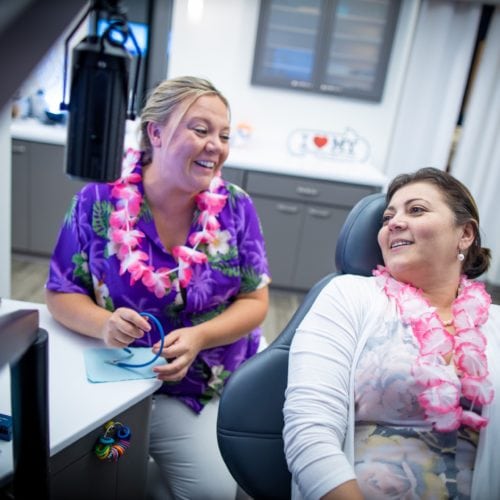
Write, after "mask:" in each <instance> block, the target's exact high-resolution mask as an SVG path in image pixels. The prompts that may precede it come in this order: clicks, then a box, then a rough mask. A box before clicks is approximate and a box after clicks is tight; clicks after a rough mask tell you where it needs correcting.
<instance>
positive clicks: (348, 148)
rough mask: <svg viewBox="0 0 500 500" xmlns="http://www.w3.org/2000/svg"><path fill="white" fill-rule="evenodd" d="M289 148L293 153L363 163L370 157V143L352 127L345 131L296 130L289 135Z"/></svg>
mask: <svg viewBox="0 0 500 500" xmlns="http://www.w3.org/2000/svg"><path fill="white" fill-rule="evenodd" d="M288 150H289V151H290V153H291V154H292V155H296V156H303V155H307V154H314V155H315V156H317V157H319V158H324V159H329V160H337V161H352V162H356V163H363V162H366V161H368V159H369V157H370V144H369V143H368V141H367V140H366V139H365V138H363V137H361V136H360V135H359V134H358V133H357V132H356V131H355V130H353V129H352V128H349V127H348V128H346V129H345V130H344V131H343V132H327V131H322V130H311V129H300V130H294V131H293V132H292V133H291V134H290V135H289V136H288Z"/></svg>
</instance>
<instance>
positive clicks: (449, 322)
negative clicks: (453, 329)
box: [441, 318, 453, 326]
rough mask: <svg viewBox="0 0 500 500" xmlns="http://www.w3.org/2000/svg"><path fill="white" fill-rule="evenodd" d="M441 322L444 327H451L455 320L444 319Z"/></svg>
mask: <svg viewBox="0 0 500 500" xmlns="http://www.w3.org/2000/svg"><path fill="white" fill-rule="evenodd" d="M441 321H442V322H443V325H444V326H451V325H453V318H451V319H446V320H444V319H442V320H441Z"/></svg>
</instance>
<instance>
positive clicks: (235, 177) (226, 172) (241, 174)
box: [222, 167, 245, 189]
mask: <svg viewBox="0 0 500 500" xmlns="http://www.w3.org/2000/svg"><path fill="white" fill-rule="evenodd" d="M222 177H223V178H224V179H225V180H226V181H228V182H231V183H232V184H236V185H237V186H240V188H243V189H245V171H244V170H241V169H240V168H232V167H224V168H223V169H222Z"/></svg>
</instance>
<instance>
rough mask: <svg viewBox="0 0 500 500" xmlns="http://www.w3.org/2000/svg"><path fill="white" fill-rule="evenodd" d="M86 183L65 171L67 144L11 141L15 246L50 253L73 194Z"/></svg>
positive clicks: (26, 250)
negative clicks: (73, 178)
mask: <svg viewBox="0 0 500 500" xmlns="http://www.w3.org/2000/svg"><path fill="white" fill-rule="evenodd" d="M84 185H85V183H84V182H82V181H76V180H72V179H71V178H70V177H68V176H67V175H66V173H65V172H64V146H62V145H56V144H45V143H40V142H32V141H21V140H14V141H13V142H12V249H13V250H16V251H21V252H29V253H34V254H40V255H50V254H51V253H52V251H53V249H54V245H55V243H56V239H57V235H58V233H59V228H60V227H61V224H62V222H63V219H64V214H65V213H66V210H67V209H68V208H69V205H70V202H71V198H72V197H73V195H74V194H75V193H76V192H77V191H79V190H80V189H81V188H82V187H83V186H84Z"/></svg>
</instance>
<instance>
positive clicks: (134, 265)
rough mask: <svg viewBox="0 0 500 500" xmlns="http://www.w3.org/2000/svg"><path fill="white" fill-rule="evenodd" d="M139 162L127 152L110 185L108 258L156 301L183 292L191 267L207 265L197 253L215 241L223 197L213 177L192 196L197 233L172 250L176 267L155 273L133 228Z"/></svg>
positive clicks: (136, 155) (139, 199)
mask: <svg viewBox="0 0 500 500" xmlns="http://www.w3.org/2000/svg"><path fill="white" fill-rule="evenodd" d="M140 159H141V152H140V151H136V150H133V149H128V150H127V152H126V155H125V158H124V162H123V168H122V176H121V178H120V179H118V180H117V181H115V182H113V183H112V184H111V185H112V186H113V188H112V191H111V196H112V197H113V198H115V199H116V201H115V209H114V210H113V212H112V213H111V215H110V218H109V225H110V228H109V239H110V243H111V244H110V246H109V250H110V252H109V253H110V255H112V254H116V256H117V257H118V259H119V260H120V275H123V274H125V272H129V273H130V284H131V285H134V284H135V283H136V282H138V281H141V282H142V283H143V284H144V286H145V287H146V288H147V289H148V290H149V291H151V292H153V293H154V294H155V295H156V296H157V297H158V298H162V297H164V296H165V295H167V294H168V293H169V292H170V289H171V288H172V287H173V286H175V287H176V288H177V289H178V286H179V284H180V286H181V287H183V288H185V287H186V286H187V285H188V283H189V282H190V280H191V277H192V274H193V271H192V265H193V264H199V263H203V262H207V260H208V259H207V255H206V254H205V253H203V252H200V251H198V250H197V248H198V246H199V245H200V244H202V243H211V242H213V241H214V240H215V238H216V232H217V231H218V229H219V228H220V224H219V221H218V217H217V216H218V215H219V214H220V212H221V211H222V209H223V208H224V205H225V204H226V200H227V195H225V194H220V193H218V190H219V188H220V187H221V186H223V181H222V179H221V178H220V177H219V176H217V177H214V178H213V179H212V181H211V182H210V186H209V188H208V190H206V191H203V192H201V193H199V194H198V195H196V205H197V207H198V209H199V211H200V213H199V216H198V218H197V223H198V224H199V225H200V227H201V229H200V231H197V232H195V233H192V234H191V236H190V237H189V244H190V245H192V247H188V246H185V245H182V246H176V247H174V248H173V249H172V255H173V256H174V258H176V259H177V262H178V266H177V267H175V268H173V269H169V268H168V267H160V268H158V269H155V268H154V267H153V266H152V265H150V264H149V256H148V254H146V253H145V252H143V251H142V250H141V249H140V248H141V240H142V239H143V238H144V236H145V235H144V233H143V232H142V231H140V230H138V229H136V228H135V225H136V223H137V220H138V218H139V214H140V211H141V206H142V201H143V197H142V194H141V192H140V190H139V188H138V184H139V183H140V182H141V180H142V176H141V174H140V173H138V172H134V169H135V167H136V166H137V164H138V162H139V161H140Z"/></svg>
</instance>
